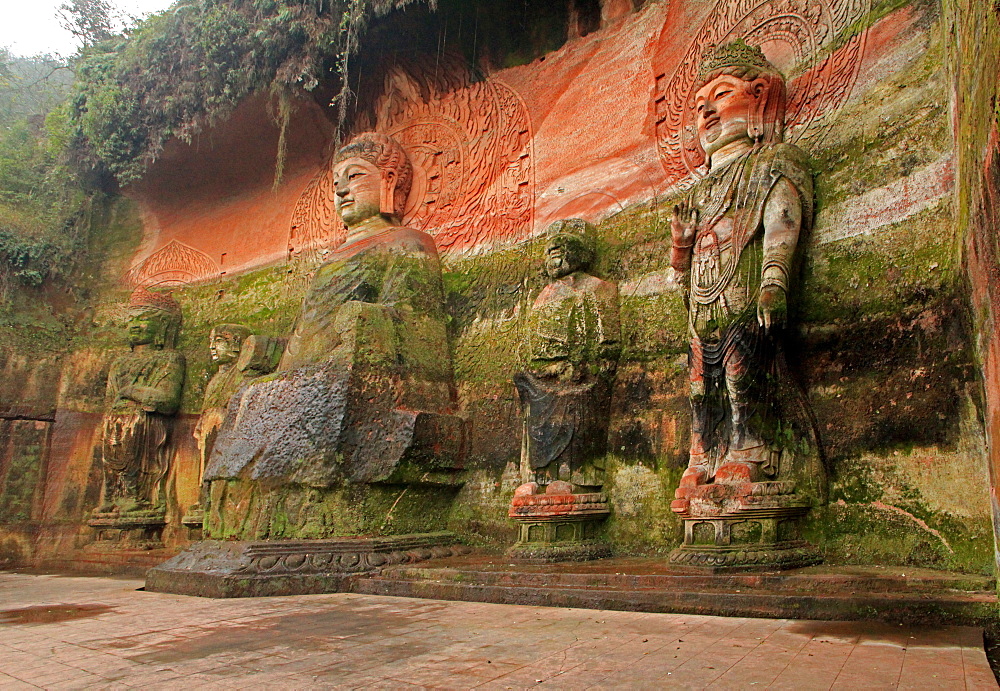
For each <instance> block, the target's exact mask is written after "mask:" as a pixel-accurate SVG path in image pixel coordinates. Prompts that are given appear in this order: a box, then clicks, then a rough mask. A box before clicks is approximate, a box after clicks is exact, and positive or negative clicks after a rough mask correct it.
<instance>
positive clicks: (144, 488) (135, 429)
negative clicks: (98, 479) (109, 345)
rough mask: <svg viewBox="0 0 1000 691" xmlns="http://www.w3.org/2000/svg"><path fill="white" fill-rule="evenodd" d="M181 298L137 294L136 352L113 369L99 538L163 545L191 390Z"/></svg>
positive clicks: (132, 315) (132, 335) (131, 332)
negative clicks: (171, 475)
mask: <svg viewBox="0 0 1000 691" xmlns="http://www.w3.org/2000/svg"><path fill="white" fill-rule="evenodd" d="M180 326H181V310H180V306H179V305H178V304H177V301H176V300H174V299H173V298H172V297H171V296H170V295H168V294H165V293H159V292H153V291H150V290H147V289H145V288H139V289H137V290H136V291H135V292H134V293H133V294H132V297H131V300H130V301H129V306H128V324H127V335H128V344H129V352H128V353H126V354H125V355H122V356H121V357H119V358H118V359H116V360H115V361H114V363H113V364H112V365H111V371H110V373H109V375H108V387H107V396H106V401H107V402H106V409H105V414H104V426H103V431H102V462H103V468H104V484H103V487H102V490H101V496H102V498H101V504H100V507H99V508H98V509H97V510H96V511H95V512H94V513H93V514H92V516H91V520H90V521H89V523H88V524H89V525H91V526H92V527H95V528H100V529H101V531H99V532H100V535H99V537H101V538H110V539H111V540H112V541H116V540H120V539H124V541H126V542H128V541H131V540H134V541H137V542H144V541H147V539H148V541H150V542H151V543H155V542H156V540H157V538H156V537H155V535H154V533H155V532H156V530H157V528H158V527H159V528H160V529H162V526H163V524H164V511H165V497H164V487H163V481H164V479H165V478H166V476H167V472H168V470H169V460H170V458H169V438H170V426H171V425H170V423H171V417H172V416H173V415H174V413H176V412H177V408H178V407H179V406H180V401H181V388H182V387H183V385H184V368H185V365H184V356H183V355H181V354H180V353H179V352H177V351H176V350H174V344H175V342H176V339H177V334H178V332H179V330H180Z"/></svg>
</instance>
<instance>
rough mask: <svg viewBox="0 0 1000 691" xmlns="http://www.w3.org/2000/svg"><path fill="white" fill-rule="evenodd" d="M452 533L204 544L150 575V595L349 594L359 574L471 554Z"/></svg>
mask: <svg viewBox="0 0 1000 691" xmlns="http://www.w3.org/2000/svg"><path fill="white" fill-rule="evenodd" d="M468 551H469V549H468V548H467V547H464V546H463V545H459V544H457V543H456V537H455V535H454V534H453V533H450V532H440V533H424V534H420V535H397V536H393V537H378V538H340V539H331V540H269V541H255V542H251V541H239V542H223V541H219V540H204V541H202V542H198V543H196V544H194V545H192V546H191V547H189V548H188V549H186V550H184V551H183V552H181V553H180V554H178V555H177V556H176V557H174V558H173V559H170V560H169V561H166V562H164V563H163V564H160V565H159V566H157V567H155V568H153V569H150V571H149V573H148V574H147V575H146V589H147V590H154V591H157V592H164V593H177V594H180V595H199V596H202V597H258V596H263V595H302V594H307V593H331V592H344V591H349V590H350V589H351V583H352V581H353V576H354V575H355V574H361V573H370V572H373V571H377V570H378V569H380V568H382V567H384V566H391V565H396V564H408V563H414V562H418V561H423V560H425V559H431V558H441V557H450V556H455V555H459V554H465V553H467V552H468Z"/></svg>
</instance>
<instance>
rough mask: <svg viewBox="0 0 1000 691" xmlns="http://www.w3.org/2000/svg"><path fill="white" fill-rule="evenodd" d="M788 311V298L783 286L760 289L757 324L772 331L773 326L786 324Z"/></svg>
mask: <svg viewBox="0 0 1000 691" xmlns="http://www.w3.org/2000/svg"><path fill="white" fill-rule="evenodd" d="M787 311H788V298H787V296H786V295H785V289H784V288H782V287H781V286H775V285H770V286H764V287H763V288H761V289H760V297H759V298H758V299H757V323H758V324H760V325H761V326H763V327H764V330H765V331H770V329H771V327H772V326H780V325H781V324H783V323H784V322H785V314H786V312H787Z"/></svg>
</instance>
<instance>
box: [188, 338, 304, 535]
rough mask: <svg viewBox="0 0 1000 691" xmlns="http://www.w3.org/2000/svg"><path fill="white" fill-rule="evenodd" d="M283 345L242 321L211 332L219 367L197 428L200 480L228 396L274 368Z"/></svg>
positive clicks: (194, 519) (195, 520) (197, 508)
mask: <svg viewBox="0 0 1000 691" xmlns="http://www.w3.org/2000/svg"><path fill="white" fill-rule="evenodd" d="M283 348H284V341H283V340H281V339H275V338H268V337H265V336H255V335H254V334H253V333H252V332H251V331H250V329H248V328H247V327H245V326H243V325H242V324H218V325H216V326H215V327H214V328H213V329H212V331H211V332H210V333H209V336H208V349H209V353H210V357H211V359H212V362H213V363H215V364H216V365H218V369H217V370H216V372H215V375H213V377H212V378H211V379H210V380H209V382H208V386H207V387H205V399H204V405H203V407H202V412H201V417H200V418H198V424H197V425H196V426H195V428H194V438H195V440H196V441H197V443H198V452H199V457H200V460H201V464H200V469H199V472H198V482H199V484H200V483H201V480H202V478H203V477H204V476H205V464H206V463H207V461H208V458H209V456H210V455H211V453H212V447H213V446H214V445H215V438H216V436H217V435H218V433H219V428H220V427H221V426H222V422H223V420H225V418H226V405H227V404H228V403H229V399H230V398H231V397H232V396H233V394H234V393H236V392H237V391H238V390H239V389H240V387H242V386H243V385H244V384H246V383H247V382H249V381H251V380H252V379H254V378H256V377H259V376H261V375H263V374H268V373H269V372H272V371H274V368H275V367H276V366H277V364H278V358H280V357H281V352H282V349H283ZM205 499H206V497H202V498H201V500H200V501H199V503H198V504H196V505H194V506H192V507H191V508H190V509H189V510H188V513H187V514H186V515H185V516H184V518H183V522H184V523H185V524H186V525H188V526H192V527H194V526H197V525H200V523H201V520H202V507H203V505H204V503H205Z"/></svg>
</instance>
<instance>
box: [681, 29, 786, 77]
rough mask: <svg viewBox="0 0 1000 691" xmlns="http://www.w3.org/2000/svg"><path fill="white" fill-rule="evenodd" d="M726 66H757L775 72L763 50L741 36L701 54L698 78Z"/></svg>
mask: <svg viewBox="0 0 1000 691" xmlns="http://www.w3.org/2000/svg"><path fill="white" fill-rule="evenodd" d="M726 67H758V68H760V69H763V70H768V71H770V72H777V70H776V69H775V67H774V65H772V64H771V63H770V62H768V59H767V58H766V57H764V51H762V50H761V49H760V48H758V47H757V46H751V45H748V44H747V42H746V41H744V40H743V39H742V38H738V39H736V40H735V41H733V42H731V43H723V44H721V45H717V46H712V47H711V48H709V49H708V50H706V51H705V52H704V53H702V56H701V65H699V67H698V78H699V79H705V78H706V77H708V75H710V74H712V73H713V72H715V71H716V70H720V69H724V68H726Z"/></svg>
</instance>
